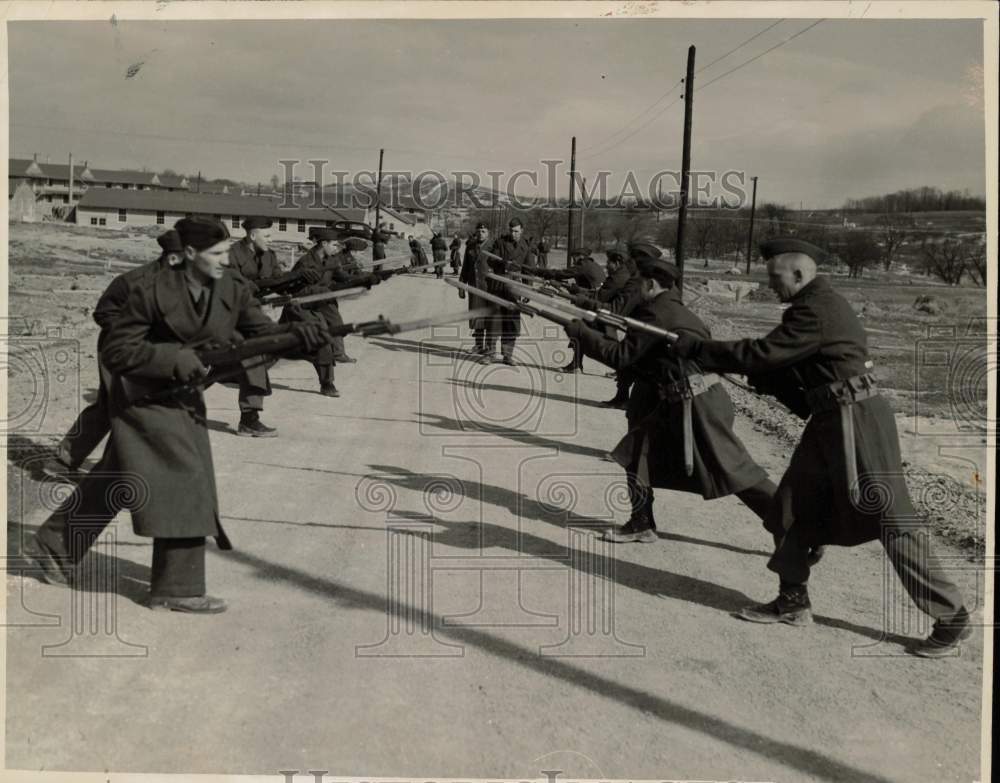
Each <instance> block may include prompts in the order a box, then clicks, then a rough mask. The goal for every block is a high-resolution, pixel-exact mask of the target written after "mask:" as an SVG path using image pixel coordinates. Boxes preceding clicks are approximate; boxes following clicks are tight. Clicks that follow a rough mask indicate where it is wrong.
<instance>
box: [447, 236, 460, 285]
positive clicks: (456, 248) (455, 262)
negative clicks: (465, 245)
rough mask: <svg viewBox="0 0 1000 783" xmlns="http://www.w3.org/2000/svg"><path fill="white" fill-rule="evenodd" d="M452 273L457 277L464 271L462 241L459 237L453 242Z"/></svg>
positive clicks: (451, 247) (451, 246)
mask: <svg viewBox="0 0 1000 783" xmlns="http://www.w3.org/2000/svg"><path fill="white" fill-rule="evenodd" d="M449 247H450V249H451V271H452V272H454V273H455V274H456V275H457V274H458V273H459V272H461V271H462V240H461V239H459V238H458V237H457V236H456V237H454V238H453V239H452V240H451V245H450V246H449Z"/></svg>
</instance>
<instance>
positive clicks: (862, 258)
mask: <svg viewBox="0 0 1000 783" xmlns="http://www.w3.org/2000/svg"><path fill="white" fill-rule="evenodd" d="M841 241H842V245H841V248H840V258H841V260H842V261H843V262H844V263H845V264H847V268H848V270H849V271H848V275H847V276H848V277H858V278H860V277H861V276H862V275H863V274H864V271H865V267H867V266H871V265H872V264H874V263H877V261H878V258H879V252H880V250H879V246H878V245H877V244H875V240H873V239H872V238H871V236H870V235H869V234H868V232H866V231H849V232H847V233H846V234H845V235H844V236H843V238H842V240H841Z"/></svg>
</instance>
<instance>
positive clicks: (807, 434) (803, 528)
mask: <svg viewBox="0 0 1000 783" xmlns="http://www.w3.org/2000/svg"><path fill="white" fill-rule="evenodd" d="M760 249H761V255H762V256H763V257H764V258H765V259H767V260H768V277H769V280H770V287H771V289H772V290H773V291H774V292H775V293H776V294H777V295H778V298H779V299H781V301H782V302H785V303H787V304H788V305H789V307H788V309H786V310H785V312H784V314H783V315H782V319H781V324H780V325H779V326H777V327H776V328H775V329H774V330H773V331H771V332H770V334H768V335H766V336H765V337H762V338H758V339H746V340H738V341H735V342H723V341H714V340H706V339H704V336H703V335H697V334H691V333H688V334H682V335H681V339H680V340H679V341H678V342H677V343H676V344H675V345H674V346H673V350H674V352H675V354H676V355H677V356H679V357H681V358H683V359H685V360H687V361H695V362H697V363H698V364H699V365H700V366H702V367H704V368H706V369H711V370H719V371H724V372H725V371H730V372H739V373H745V374H746V375H747V376H748V377H749V378H750V380H751V383H752V384H753V385H754V386H755V387H756V388H757V389H758V390H760V391H762V392H765V393H769V394H772V395H774V396H775V397H777V399H779V400H781V401H782V402H784V403H785V404H786V405H788V407H789V408H791V409H792V410H793V411H794V412H795V413H797V414H798V415H799V416H800V417H801V418H803V419H807V420H808V423H807V424H806V427H805V430H804V431H803V433H802V439H801V440H800V441H799V444H798V446H797V447H796V449H795V452H794V453H793V454H792V459H791V463H790V464H789V466H788V470H787V471H786V472H785V475H784V476H783V477H782V479H781V483H780V485H779V486H778V491H777V495H776V496H775V502H774V505H773V507H772V509H771V514H770V515H769V516H770V524H771V525H772V527H775V528H780V529H783V530H785V531H787V532H786V533H785V535H784V536H783V537H782V539H781V541H780V542H779V543H778V547H777V549H776V550H775V552H774V555H773V556H772V557H771V559H770V561H769V562H768V568H770V569H771V570H772V571H774V572H775V573H777V574H778V578H779V580H780V581H779V585H778V596H777V598H775V599H774V600H773V601H771V602H770V603H767V604H762V605H759V606H751V607H747V608H746V609H743V610H742V611H741V612H740V615H739V616H740V617H742V618H743V619H745V620H750V621H753V622H758V623H788V624H791V625H806V624H808V623H809V622H811V619H812V615H811V611H810V609H811V607H810V601H809V593H808V588H807V583H808V581H809V575H810V563H809V558H808V551H809V549H810V548H812V547H816V546H820V545H825V544H835V545H839V546H855V545H857V544H863V543H866V542H868V541H874V540H876V539H878V540H880V541H881V542H882V545H883V547H884V548H885V551H886V554H887V555H888V558H889V561H890V562H891V563H892V565H893V567H894V568H895V569H896V573H897V574H899V577H900V579H901V580H902V582H903V585H904V587H905V588H906V590H907V592H908V593H909V595H910V597H911V598H912V599H913V602H914V603H915V604H916V605H917V606H918V607H919V608H920V609H921V610H922V611H924V612H925V613H927V614H928V615H930V616H931V617H933V618H934V621H935V622H934V630H933V632H932V633H931V635H930V636H929V637H928V638H927V639H923V640H920V641H918V642H915V643H914V644H912V645H911V646H910V647H909V650H908V651H909V652H911V653H913V654H915V655H921V656H925V657H943V656H946V655H951V654H953V653H954V651H955V649H956V648H957V647H958V646H959V644H960V642H961V641H962V640H963V639H967V638H968V637H969V636H970V635H971V633H972V630H971V626H970V620H969V613H968V611H967V610H966V608H965V605H964V603H963V600H962V595H961V593H960V592H959V590H958V588H957V587H956V586H955V584H954V583H952V582H951V581H950V580H949V579H948V578H947V577H945V575H944V571H943V569H942V567H941V563H940V562H939V561H938V560H937V558H935V556H934V555H933V553H932V552H931V548H930V543H929V541H928V535H927V531H926V528H925V527H924V525H923V524H921V520H920V517H918V515H917V512H916V510H915V509H914V507H913V503H912V502H911V500H910V495H909V492H908V490H907V487H906V481H905V480H904V475H903V467H902V459H901V456H900V450H899V437H898V435H897V432H896V421H895V418H894V417H893V411H892V408H891V407H890V405H889V403H888V401H887V400H886V399H885V398H884V397H882V396H881V395H880V394H879V390H878V385H877V384H876V381H875V376H874V375H873V374H872V371H871V368H872V363H871V361H869V357H868V344H867V338H866V335H865V330H864V327H862V325H861V322H860V321H859V320H858V317H857V315H856V314H855V312H854V310H853V308H852V307H851V305H850V304H849V303H848V302H847V300H846V299H844V297H842V296H841V295H840V294H838V293H837V292H836V291H834V290H833V286H832V285H831V284H830V281H829V280H828V279H827V278H826V277H823V276H818V275H817V273H816V261H817V260H822V259H824V257H825V254H824V252H823V251H822V250H821V249H819V248H818V247H816V246H815V245H811V244H809V243H808V242H802V241H800V240H796V239H773V240H770V241H768V242H765V243H764V244H762V245H761V248H760ZM921 528H924V529H921Z"/></svg>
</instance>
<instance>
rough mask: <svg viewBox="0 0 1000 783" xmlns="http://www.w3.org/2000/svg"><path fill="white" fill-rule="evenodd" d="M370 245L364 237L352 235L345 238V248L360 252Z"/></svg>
mask: <svg viewBox="0 0 1000 783" xmlns="http://www.w3.org/2000/svg"><path fill="white" fill-rule="evenodd" d="M367 247H368V243H367V242H365V240H363V239H359V238H358V237H350V238H349V239H345V240H344V248H345V249H347V250H353V251H355V252H360V251H362V250H364V249H365V248H367Z"/></svg>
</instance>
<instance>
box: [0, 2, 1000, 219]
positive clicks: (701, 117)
mask: <svg viewBox="0 0 1000 783" xmlns="http://www.w3.org/2000/svg"><path fill="white" fill-rule="evenodd" d="M778 21H779V20H778V19H770V20H767V19H754V20H712V21H687V20H683V21H682V20H675V19H610V20H575V21H574V20H467V21H460V20H456V21H412V20H410V21H390V20H367V21H337V20H309V21H280V22H279V21H254V22H238V21H226V22H156V21H117V22H115V23H111V22H107V21H105V22H11V23H10V24H9V27H8V30H9V55H8V57H9V69H8V75H9V82H10V84H9V91H10V123H11V127H10V134H11V135H10V139H11V149H10V152H11V156H12V157H31V155H32V154H33V153H38V154H39V159H40V160H44V159H45V158H46V156H48V157H49V158H50V159H51V160H52V161H53V162H57V161H58V162H60V163H63V162H66V158H67V156H68V154H69V153H70V152H72V153H73V155H74V160H76V161H82V160H88V161H89V162H90V165H91V166H96V167H100V168H116V167H130V168H140V167H146V168H148V169H151V170H163V169H165V168H169V169H173V170H175V171H179V172H184V173H195V172H197V171H199V170H200V171H202V172H203V175H204V176H205V177H206V178H212V177H228V178H232V179H237V180H241V181H246V182H251V183H252V182H258V181H259V182H264V183H268V182H269V181H270V179H271V176H272V175H273V174H282V173H283V171H284V169H283V168H282V166H281V164H279V163H278V161H279V160H281V159H300V160H302V161H306V160H310V159H323V160H328V161H329V164H327V165H328V167H329V168H335V169H341V170H344V171H350V172H357V171H360V170H372V169H374V168H375V167H376V166H377V164H378V150H379V148H380V147H382V148H385V150H386V152H385V167H386V169H387V170H388V169H394V170H401V171H404V170H405V171H414V172H420V171H430V170H434V171H441V172H443V173H444V174H445V175H450V174H451V173H453V172H455V171H459V170H463V171H476V172H479V173H480V174H481V175H482V174H483V172H485V171H487V170H497V171H503V172H506V173H507V176H509V174H510V173H512V172H513V171H516V170H518V169H530V170H535V171H537V172H540V173H541V174H544V172H545V168H544V166H543V165H542V164H540V163H539V161H540V160H543V159H547V158H549V159H551V158H559V159H561V160H564V161H567V162H568V159H569V152H570V139H571V137H572V136H574V135H575V136H576V137H577V165H578V168H579V169H580V171H581V173H582V174H583V175H584V176H587V177H588V178H591V181H593V179H592V178H593V177H595V176H596V175H597V172H599V171H601V170H606V171H609V172H612V174H611V177H610V183H611V184H612V186H615V185H617V184H618V183H621V182H622V181H623V179H624V176H625V173H626V172H628V171H632V172H635V177H636V179H637V180H638V181H640V182H646V181H648V179H649V177H650V176H652V174H653V173H654V172H656V171H658V170H668V171H675V170H677V169H679V167H680V161H681V146H682V144H681V141H682V135H683V133H682V131H683V116H684V114H683V108H684V102H683V100H681V99H680V97H679V96H680V95H681V93H682V90H683V86H682V85H680V84H679V80H680V79H681V78H682V77H683V76H684V70H685V66H686V61H687V51H688V47H689V46H691V45H694V46H695V47H696V61H695V69H696V77H695V92H694V94H693V96H694V97H693V122H692V128H693V135H692V167H693V168H694V169H698V170H703V171H718V172H720V175H719V176H721V172H724V171H727V170H734V171H742V172H745V173H746V176H747V177H749V176H757V177H758V201H772V202H779V203H784V204H788V205H789V206H794V207H798V206H799V204H800V203H801V204H803V206H805V207H806V208H809V207H812V208H824V207H836V206H840V205H842V204H843V202H844V201H845V200H846V199H848V198H857V197H863V196H868V195H876V194H880V193H886V192H891V191H894V190H898V189H901V188H906V187H917V186H921V185H932V186H936V187H940V188H943V189H958V190H963V189H966V188H967V189H969V191H970V192H972V193H974V194H977V195H978V194H983V193H984V192H985V175H984V167H985V132H984V116H983V96H982V84H981V80H982V66H983V41H982V25H981V23H980V22H977V21H961V20H954V21H940V20H932V21H917V20H912V21H911V20H905V21H881V20H878V21H875V20H872V21H869V20H864V21H835V20H825V21H823V22H822V23H820V24H819V25H817V26H816V27H813V28H812V29H809V30H808V31H806V32H804V33H802V34H801V35H799V36H798V37H795V38H794V39H793V40H790V41H788V43H785V44H782V42H783V41H784V40H786V39H788V38H790V37H791V36H793V35H795V34H796V33H798V32H799V31H801V30H804V29H805V28H806V27H808V26H809V25H810V24H811V23H812V20H796V19H788V20H782V21H780V23H778V24H776V25H775V22H778ZM771 25H775V26H773V27H770V26H771ZM769 27H770V29H767V28H769ZM758 33H760V35H759V36H757V37H756V38H754V40H752V41H750V42H748V43H746V44H745V45H744V46H742V48H739V49H738V50H737V51H735V52H733V53H732V54H729V55H728V56H726V57H723V58H722V59H719V60H718V62H713V61H715V60H717V59H718V58H720V57H722V56H723V55H726V54H727V53H728V52H729V51H730V50H732V49H734V48H735V47H737V46H738V45H739V44H741V43H743V42H745V41H747V39H748V38H750V37H751V36H754V35H756V34H758ZM775 45H778V46H777V48H775V49H774V50H773V51H770V52H767V53H766V54H763V53H764V52H765V51H766V50H767V49H769V48H771V47H772V46H775ZM759 54H763V56H761V57H760V58H759V59H757V60H755V61H753V62H750V63H749V64H747V65H745V66H743V67H739V68H737V66H741V64H743V63H745V62H746V61H747V60H750V59H751V58H753V57H754V56H755V55H759ZM130 66H131V71H130ZM137 66H138V67H137ZM706 66H707V67H706ZM733 68H737V70H735V71H733V72H732V73H730V74H728V75H725V74H726V71H729V70H730V69H733ZM977 69H978V70H977ZM130 72H131V73H132V74H133V75H131V76H129V73H130ZM720 77H721V78H720ZM713 79H718V81H717V82H715V83H711V84H709V82H711V81H712V80H713ZM664 96H666V97H664ZM661 98H663V99H662V100H659V102H657V101H658V99H661ZM567 169H568V163H567ZM561 171H562V170H561ZM296 173H297V174H300V175H302V176H305V177H306V178H312V177H311V173H312V168H311V167H309V166H308V164H305V163H303V164H302V166H300V167H298V168H297V169H296ZM557 179H559V184H558V192H559V193H560V194H564V193H565V191H566V183H567V181H568V178H567V177H566V176H565V174H561V175H560V176H558V177H557ZM520 182H521V184H522V187H519V188H518V190H519V191H521V192H525V193H532V192H537V191H535V189H534V188H533V187H531V185H530V184H529V183H528V182H527V180H524V179H522V180H521V181H520ZM671 183H672V180H667V181H665V183H664V188H665V189H667V187H668V186H669V185H670V184H671ZM543 187H544V179H543V180H542V181H541V182H540V186H539V190H542V189H543Z"/></svg>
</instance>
